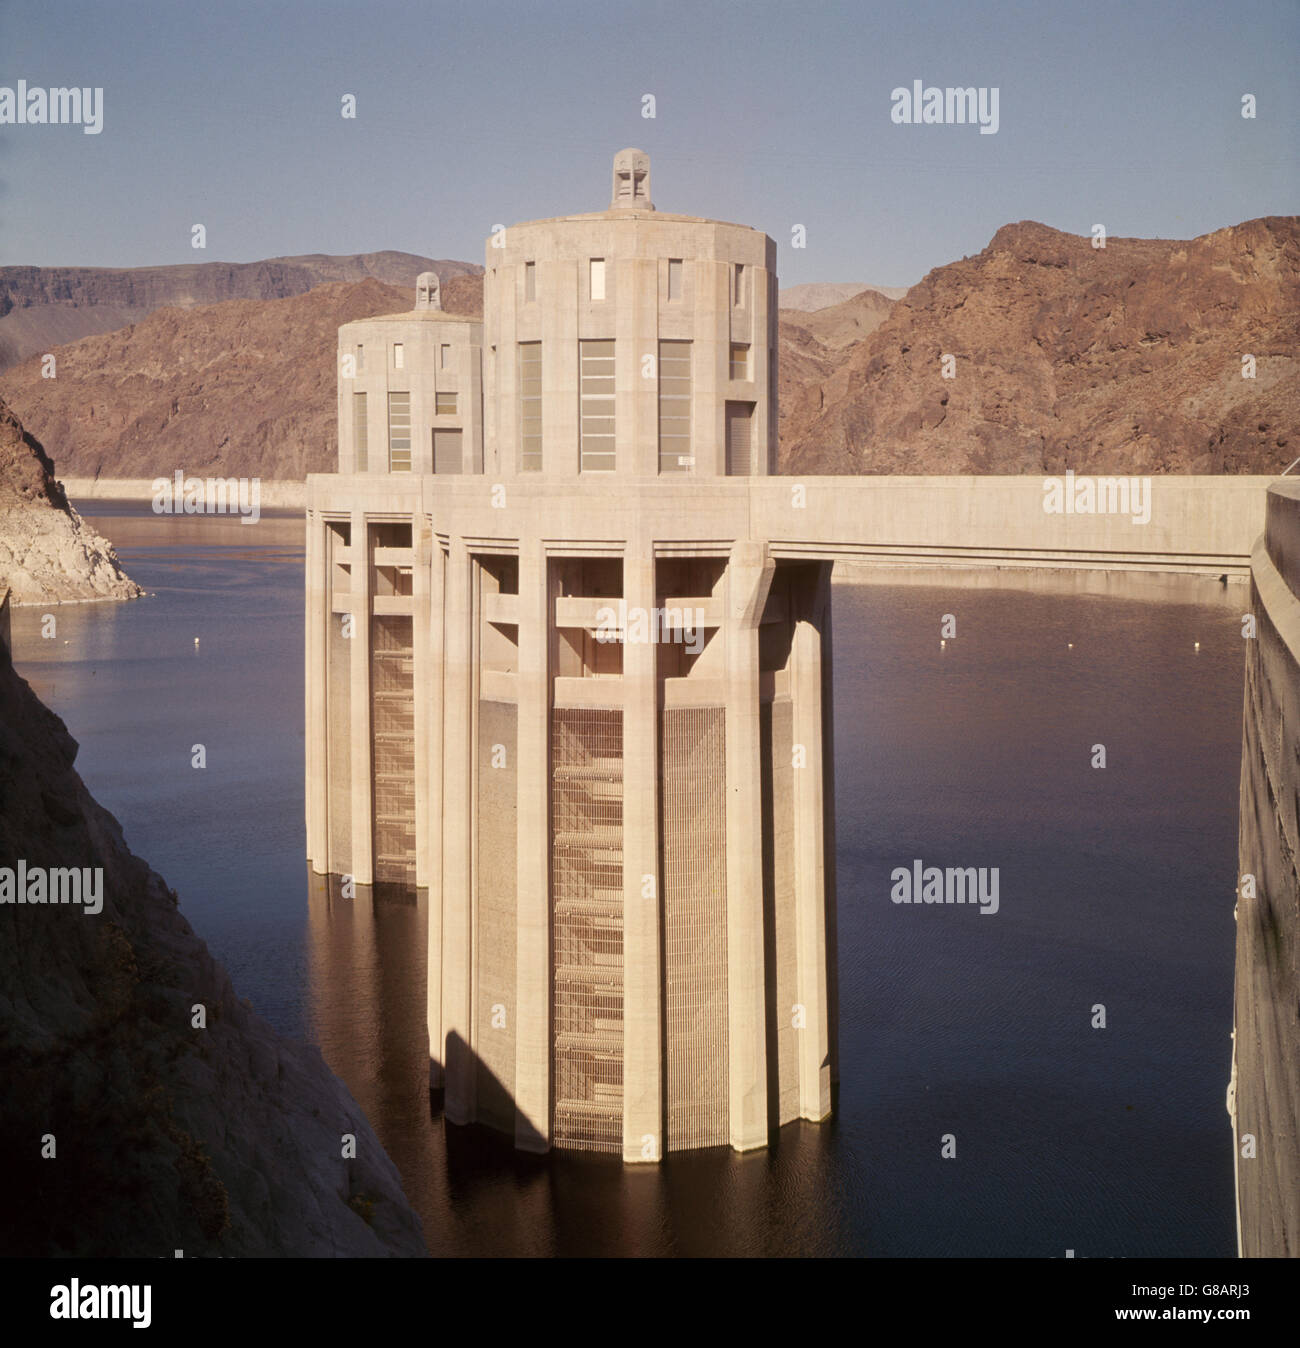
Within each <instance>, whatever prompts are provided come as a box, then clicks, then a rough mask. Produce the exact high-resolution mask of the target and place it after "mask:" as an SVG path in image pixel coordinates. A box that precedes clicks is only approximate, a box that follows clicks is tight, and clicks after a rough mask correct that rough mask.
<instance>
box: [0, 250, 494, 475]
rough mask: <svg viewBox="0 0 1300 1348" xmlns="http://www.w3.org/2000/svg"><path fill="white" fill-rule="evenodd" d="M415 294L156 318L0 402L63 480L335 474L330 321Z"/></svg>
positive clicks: (384, 293) (102, 339)
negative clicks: (53, 452)
mask: <svg viewBox="0 0 1300 1348" xmlns="http://www.w3.org/2000/svg"><path fill="white" fill-rule="evenodd" d="M482 284H483V283H482V279H481V277H478V276H455V277H452V278H451V280H450V281H449V282H448V283H447V284H446V285H445V286H444V287H443V303H444V305H445V307H446V308H447V309H448V310H449V311H451V312H473V311H475V308H476V306H477V307H481V304H482ZM413 302H414V292H413V291H410V290H404V289H403V290H398V289H395V288H394V287H392V286H387V285H383V284H382V283H380V282H379V281H376V280H367V281H361V282H358V283H356V284H345V283H341V282H340V283H330V284H326V285H322V286H317V287H316V288H315V289H314V290H311V291H309V292H308V293H307V294H305V295H296V296H291V297H289V298H287V299H282V300H232V301H229V302H226V303H222V304H210V305H200V306H198V307H196V308H191V309H160V310H159V311H158V312H157V313H155V314H152V315H150V316H149V317H148V318H146V319H144V320H143V321H142V322H140V323H136V324H133V325H132V326H130V327H127V328H123V329H121V330H120V331H118V332H112V333H106V334H104V335H101V336H96V337H86V338H83V339H82V340H80V341H77V342H73V343H72V344H71V345H69V346H66V347H61V348H59V349H58V350H57V351H56V352H55V357H56V360H57V378H54V379H43V378H42V377H41V362H40V360H39V359H38V358H37V357H33V358H31V359H30V360H27V361H24V362H23V363H22V364H21V365H18V366H17V367H15V368H14V369H12V370H9V371H8V372H7V373H6V374H4V375H3V376H0V395H2V396H4V397H7V398H9V399H10V400H11V401H12V402H13V403H14V404H15V405H16V406H19V407H21V408H22V411H23V417H24V419H25V421H26V422H27V424H28V426H29V427H31V429H32V430H33V431H34V432H35V434H37V435H38V436H40V437H41V438H42V439H43V440H45V441H46V442H47V443H50V444H55V445H57V446H58V455H59V471H60V473H61V474H63V475H64V476H66V477H92V478H93V477H99V476H101V475H102V476H105V477H138V478H153V477H156V476H165V477H170V476H171V475H172V474H173V473H174V472H175V471H176V470H177V469H182V470H183V471H185V472H186V473H193V474H195V475H199V476H202V475H212V474H220V475H222V476H227V477H230V476H236V477H263V478H268V479H273V478H302V477H305V476H306V474H308V473H320V472H332V471H334V470H335V469H336V468H337V465H338V435H337V427H336V425H335V389H336V384H337V371H336V368H335V353H336V350H337V345H338V343H337V330H338V328H339V326H340V324H343V323H347V322H350V321H351V320H352V319H356V318H365V317H369V316H371V315H373V314H385V313H395V312H401V311H404V310H408V309H410V308H411V307H412V304H413Z"/></svg>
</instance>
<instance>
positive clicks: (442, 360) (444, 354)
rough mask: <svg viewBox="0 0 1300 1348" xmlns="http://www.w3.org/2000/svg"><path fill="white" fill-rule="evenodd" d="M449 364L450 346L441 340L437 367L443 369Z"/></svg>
mask: <svg viewBox="0 0 1300 1348" xmlns="http://www.w3.org/2000/svg"><path fill="white" fill-rule="evenodd" d="M450 364H451V347H450V346H448V345H447V343H446V342H443V343H442V345H441V346H440V347H439V348H438V368H439V369H440V370H445V369H446V368H447V367H448V366H449V365H450Z"/></svg>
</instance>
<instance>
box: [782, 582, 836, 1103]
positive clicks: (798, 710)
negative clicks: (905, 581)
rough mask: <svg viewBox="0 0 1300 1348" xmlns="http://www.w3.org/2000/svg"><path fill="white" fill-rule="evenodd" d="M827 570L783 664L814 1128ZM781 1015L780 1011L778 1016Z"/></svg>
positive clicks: (822, 970)
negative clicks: (790, 728) (786, 668)
mask: <svg viewBox="0 0 1300 1348" xmlns="http://www.w3.org/2000/svg"><path fill="white" fill-rule="evenodd" d="M829 571H830V567H829V566H828V565H827V564H825V563H822V564H821V565H819V566H818V569H817V576H816V578H815V579H812V580H811V581H810V583H809V584H807V585H805V586H801V587H800V589H799V591H797V592H796V594H797V598H796V600H795V602H797V603H798V606H799V607H798V613H797V615H792V617H796V622H795V628H794V642H793V650H792V651H791V660H790V666H791V669H790V673H791V679H790V691H791V698H792V703H793V707H792V711H793V722H794V725H793V730H794V744H795V750H796V753H798V752H799V750H800V749H802V757H801V758H796V760H795V764H794V768H793V771H792V776H793V782H794V792H793V794H794V801H793V806H794V904H795V967H796V977H795V996H796V998H797V1000H798V1001H799V1003H800V1004H801V1005H802V1006H803V1008H804V1017H805V1019H804V1028H803V1029H802V1030H798V1031H796V1034H797V1040H796V1042H797V1043H798V1053H799V1058H798V1061H799V1116H800V1117H801V1118H804V1119H812V1120H814V1121H818V1120H821V1119H824V1118H826V1117H827V1116H828V1115H829V1114H830V1112H831V1073H830V1060H829V1056H828V1052H827V1031H828V1026H827V987H826V981H827V980H826V870H825V859H826V843H825V836H824V827H823V823H824V817H825V816H824V802H823V799H822V787H823V759H822V755H823V749H824V748H825V747H826V746H824V745H823V728H822V669H821V633H820V631H819V628H820V625H821V617H822V614H823V613H824V611H825V610H826V609H827V608H828V607H829V603H830V594H829V591H830V578H829ZM781 1011H782V1014H784V1013H785V1008H784V1007H783V1008H781Z"/></svg>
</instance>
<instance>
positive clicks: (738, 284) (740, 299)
mask: <svg viewBox="0 0 1300 1348" xmlns="http://www.w3.org/2000/svg"><path fill="white" fill-rule="evenodd" d="M733 284H734V292H733V294H732V297H731V302H732V303H733V304H744V302H745V264H744V263H743V262H737V263H736V268H735V281H734V283H733Z"/></svg>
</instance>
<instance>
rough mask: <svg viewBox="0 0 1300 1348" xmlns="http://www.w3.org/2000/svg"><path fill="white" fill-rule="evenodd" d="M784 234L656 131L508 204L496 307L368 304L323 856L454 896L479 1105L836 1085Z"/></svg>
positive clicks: (741, 1141) (334, 600)
mask: <svg viewBox="0 0 1300 1348" xmlns="http://www.w3.org/2000/svg"><path fill="white" fill-rule="evenodd" d="M775 258H776V249H775V245H774V244H773V242H772V240H771V239H769V238H768V237H767V236H766V235H765V234H762V233H759V232H757V231H755V230H753V229H749V228H747V227H745V226H742V225H732V224H725V223H722V222H720V221H715V220H703V219H698V218H696V217H693V216H685V215H670V214H666V213H663V212H660V211H656V210H655V208H654V206H653V205H652V204H651V195H650V165H649V161H648V159H647V157H646V156H645V155H644V154H642V153H641V152H640V151H638V150H624V151H622V152H621V153H620V154H618V155H617V156H616V157H615V160H614V173H613V184H612V198H611V201H610V205H609V208H608V209H607V210H604V211H599V212H595V213H593V214H586V215H573V216H564V217H561V218H558V219H552V220H539V221H533V222H531V223H528V224H520V225H513V226H511V227H509V228H508V229H504V230H497V231H496V232H495V233H494V234H493V235H492V237H491V238H490V239H489V240H488V244H487V248H486V275H485V277H484V313H483V319H482V322H481V323H480V322H478V321H477V320H471V319H467V318H465V317H463V316H460V315H454V314H449V313H445V312H443V311H442V309H441V305H440V300H439V296H438V284H437V278H436V276H433V275H431V274H430V275H426V276H423V277H421V278H420V283H419V287H418V290H417V307H416V308H415V310H414V311H412V312H410V313H406V314H395V315H391V316H387V317H383V318H373V319H365V320H362V321H359V322H354V323H348V324H346V325H345V326H344V327H342V328H341V329H340V330H339V369H340V379H339V395H338V396H339V421H338V424H339V472H338V473H337V474H328V475H315V476H313V477H311V478H310V479H309V484H308V512H307V539H308V542H307V652H306V676H307V750H306V753H307V846H308V854H309V859H310V862H311V865H312V866H313V868H314V869H315V870H317V871H318V872H322V873H326V872H329V873H336V874H345V873H346V874H349V875H351V876H353V877H354V880H355V882H356V883H357V884H362V885H369V884H384V883H392V882H396V883H399V884H404V885H413V886H416V887H419V888H422V889H427V893H428V902H427V909H428V914H429V959H428V1023H429V1038H430V1054H431V1058H432V1059H433V1064H434V1071H435V1073H436V1074H437V1073H441V1074H442V1084H443V1086H444V1092H445V1094H444V1100H445V1109H446V1115H447V1118H448V1119H449V1120H450V1121H451V1122H453V1123H469V1122H475V1121H477V1122H481V1123H484V1124H488V1125H490V1126H492V1127H494V1128H497V1129H501V1130H505V1131H508V1132H510V1133H512V1134H513V1136H514V1138H515V1141H516V1145H518V1146H519V1147H521V1148H524V1149H527V1150H531V1151H542V1150H545V1149H547V1148H549V1147H566V1148H576V1149H582V1150H593V1151H605V1152H613V1153H616V1154H619V1155H621V1156H622V1157H623V1158H624V1159H625V1160H627V1161H657V1160H660V1159H662V1157H663V1155H664V1154H665V1153H666V1152H668V1151H679V1150H685V1149H688V1148H693V1147H708V1146H717V1145H722V1144H729V1145H731V1146H732V1147H734V1148H736V1149H738V1150H742V1151H743V1150H749V1149H751V1148H755V1147H761V1146H764V1145H766V1144H767V1142H768V1141H769V1139H770V1137H771V1135H772V1133H773V1131H774V1130H775V1129H776V1128H777V1127H779V1126H780V1125H781V1124H784V1123H786V1122H788V1121H791V1120H793V1119H797V1118H804V1119H813V1120H820V1119H825V1118H827V1117H828V1116H829V1114H830V1112H831V1088H832V1082H833V1080H834V1079H835V1076H836V1044H835V1015H836V986H835V887H834V838H833V824H832V816H833V790H832V776H831V758H832V735H831V716H830V705H831V704H830V568H831V563H830V562H829V561H827V560H823V559H817V558H809V557H808V556H806V555H802V554H801V553H800V549H799V546H798V544H797V543H792V542H789V541H786V542H778V543H774V542H773V540H772V538H771V536H770V535H771V533H772V532H773V529H772V525H771V522H772V521H773V520H774V519H779V518H781V511H780V508H779V506H778V507H775V508H774V506H773V502H774V501H779V500H780V499H782V498H781V497H780V495H779V492H780V488H779V486H778V484H776V483H774V482H771V481H768V480H767V479H769V477H770V475H771V474H772V473H773V472H774V470H775V463H776V425H777V406H776V390H777V340H776V332H777V328H776V324H777V281H776V270H775ZM760 489H761V491H762V502H761V508H760V503H758V502H757V501H756V498H755V495H754V494H755V492H756V491H759V490H760ZM774 489H775V490H774ZM798 504H799V503H798V502H797V501H792V502H791V506H792V508H793V507H794V506H797V505H798ZM803 513H805V512H801V511H797V510H795V511H794V513H793V515H792V516H791V527H790V529H789V530H787V531H785V532H786V533H787V535H788V536H792V535H794V534H795V533H797V532H798V531H797V528H796V527H795V522H794V521H795V519H796V518H797V516H798V515H801V514H803Z"/></svg>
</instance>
